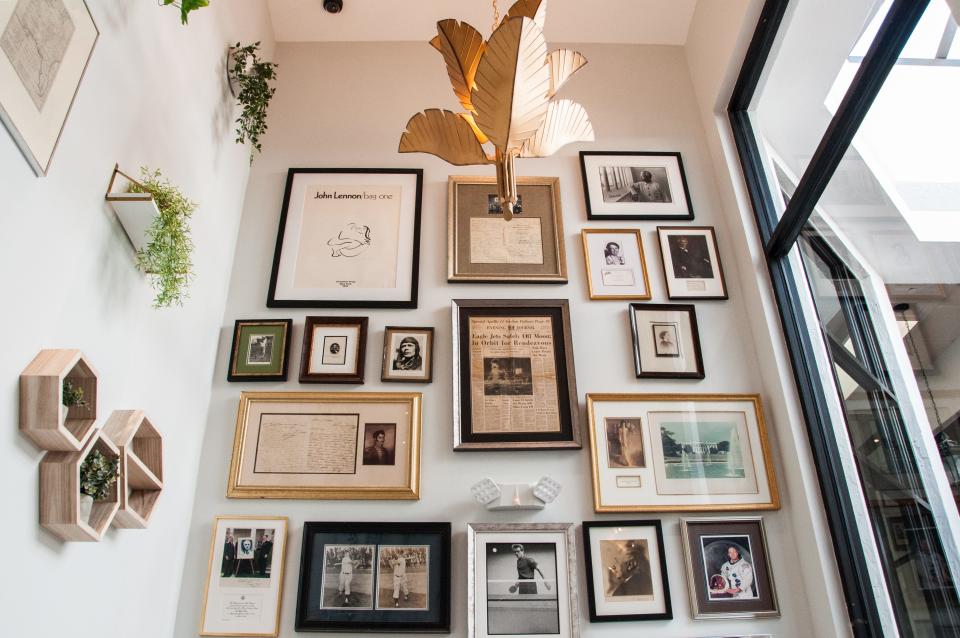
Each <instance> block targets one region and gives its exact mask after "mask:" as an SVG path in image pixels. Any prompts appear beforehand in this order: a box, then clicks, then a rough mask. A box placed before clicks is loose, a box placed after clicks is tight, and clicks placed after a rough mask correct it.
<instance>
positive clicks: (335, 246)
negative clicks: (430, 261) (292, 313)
mask: <svg viewBox="0 0 960 638" xmlns="http://www.w3.org/2000/svg"><path fill="white" fill-rule="evenodd" d="M422 188H423V170H422V169H406V168H368V169H346V168H291V169H290V170H289V171H288V172H287V185H286V190H285V192H284V195H283V208H282V210H281V212H280V227H279V229H278V230H277V245H276V249H275V250H274V256H273V269H272V271H271V273H270V291H269V294H268V297H267V307H269V308H416V307H417V280H418V273H419V265H420V201H421V191H422Z"/></svg>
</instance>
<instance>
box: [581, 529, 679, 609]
mask: <svg viewBox="0 0 960 638" xmlns="http://www.w3.org/2000/svg"><path fill="white" fill-rule="evenodd" d="M583 554H584V562H585V564H586V568H587V600H588V602H589V604H590V622H607V621H620V620H670V619H671V618H673V611H672V608H671V605H670V583H669V582H668V579H667V561H666V557H665V555H664V551H663V531H662V530H661V528H660V521H657V520H651V521H637V520H633V521H584V523H583Z"/></svg>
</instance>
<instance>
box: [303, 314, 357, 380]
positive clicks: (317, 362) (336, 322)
mask: <svg viewBox="0 0 960 638" xmlns="http://www.w3.org/2000/svg"><path fill="white" fill-rule="evenodd" d="M367 323H368V320H367V318H366V317H307V318H306V323H305V325H304V328H303V349H302V352H301V354H300V383H363V364H364V357H365V355H366V351H367Z"/></svg>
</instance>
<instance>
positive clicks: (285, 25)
mask: <svg viewBox="0 0 960 638" xmlns="http://www.w3.org/2000/svg"><path fill="white" fill-rule="evenodd" d="M267 4H268V6H269V8H270V17H271V19H272V20H273V33H274V37H275V38H276V40H277V41H278V42H384V41H415V42H425V41H427V40H429V39H430V38H432V37H433V36H434V35H436V23H437V21H439V20H443V19H446V18H456V19H457V20H462V21H466V22H469V23H470V24H472V25H473V26H474V27H476V28H477V30H478V31H480V33H481V34H482V35H483V36H484V37H489V35H490V26H491V23H492V22H493V5H492V2H491V1H490V0H344V2H343V11H341V12H340V13H339V14H330V13H327V12H326V11H324V10H323V0H267ZM497 4H498V6H499V9H500V14H501V15H503V14H504V13H506V11H507V9H509V8H510V5H511V4H512V2H511V1H510V0H499V1H498V3H497ZM695 6H696V0H549V5H548V7H547V22H546V28H545V29H544V35H545V36H546V38H547V42H548V43H549V42H604V43H619V44H675V45H682V44H685V43H686V41H687V30H688V28H689V26H690V20H691V18H692V17H693V10H694V7H695Z"/></svg>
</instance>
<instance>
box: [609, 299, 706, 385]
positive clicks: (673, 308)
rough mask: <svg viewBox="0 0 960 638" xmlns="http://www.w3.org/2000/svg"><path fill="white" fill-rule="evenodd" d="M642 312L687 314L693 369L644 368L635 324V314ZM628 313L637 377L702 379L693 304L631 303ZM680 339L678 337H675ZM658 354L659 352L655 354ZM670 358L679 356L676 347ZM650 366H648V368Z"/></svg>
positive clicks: (698, 340)
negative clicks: (685, 370) (684, 370)
mask: <svg viewBox="0 0 960 638" xmlns="http://www.w3.org/2000/svg"><path fill="white" fill-rule="evenodd" d="M643 312H683V313H686V314H687V317H688V318H687V327H688V329H689V331H690V340H691V341H692V343H693V351H692V352H691V353H690V356H691V357H692V358H693V363H694V367H695V369H694V370H691V371H687V372H667V371H654V370H650V369H644V365H643V356H642V352H641V350H643V348H642V347H641V345H640V339H641V335H640V327H639V326H638V324H637V314H638V313H643ZM628 314H629V315H630V332H631V334H632V336H633V366H634V369H635V370H636V373H637V378H638V379H703V378H704V376H705V375H704V371H703V352H702V351H701V349H700V331H699V329H698V327H697V311H696V308H695V307H694V306H693V304H647V303H632V304H630V307H629V308H628ZM677 341H680V339H677ZM657 356H659V354H658V355H657ZM669 357H670V358H674V357H676V358H678V359H679V358H680V357H681V353H680V349H679V347H678V351H677V353H676V354H670V355H669ZM649 367H650V366H648V368H649Z"/></svg>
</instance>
